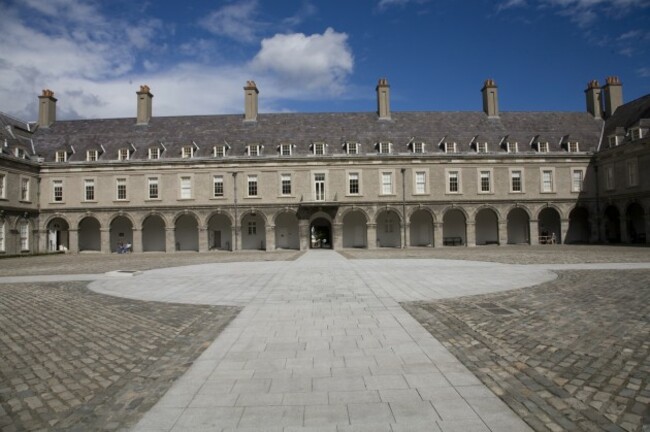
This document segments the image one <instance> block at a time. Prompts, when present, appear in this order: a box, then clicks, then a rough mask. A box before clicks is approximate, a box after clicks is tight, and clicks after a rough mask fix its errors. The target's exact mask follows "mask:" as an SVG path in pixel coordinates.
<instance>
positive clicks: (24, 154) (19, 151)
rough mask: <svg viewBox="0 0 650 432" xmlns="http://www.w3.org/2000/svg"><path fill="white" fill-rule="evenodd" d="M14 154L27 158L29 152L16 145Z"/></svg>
mask: <svg viewBox="0 0 650 432" xmlns="http://www.w3.org/2000/svg"><path fill="white" fill-rule="evenodd" d="M14 156H16V157H17V158H20V159H27V152H26V151H25V149H23V148H21V147H16V148H15V149H14Z"/></svg>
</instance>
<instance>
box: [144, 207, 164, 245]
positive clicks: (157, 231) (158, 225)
mask: <svg viewBox="0 0 650 432" xmlns="http://www.w3.org/2000/svg"><path fill="white" fill-rule="evenodd" d="M140 226H141V227H142V251H143V252H164V251H165V250H166V249H167V220H166V219H165V217H164V216H163V215H162V214H161V213H158V212H151V213H149V214H148V215H147V216H145V217H144V219H142V222H141V224H140Z"/></svg>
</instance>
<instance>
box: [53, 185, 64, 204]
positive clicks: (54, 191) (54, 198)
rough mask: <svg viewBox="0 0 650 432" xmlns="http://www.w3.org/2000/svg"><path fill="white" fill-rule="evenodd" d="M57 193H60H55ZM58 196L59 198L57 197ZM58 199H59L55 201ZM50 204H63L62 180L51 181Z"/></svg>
mask: <svg viewBox="0 0 650 432" xmlns="http://www.w3.org/2000/svg"><path fill="white" fill-rule="evenodd" d="M57 192H60V194H59V193H57ZM59 195H60V197H59ZM57 198H60V199H57ZM52 202H53V203H62V202H64V196H63V180H62V179H53V180H52Z"/></svg>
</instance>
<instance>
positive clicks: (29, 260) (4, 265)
mask: <svg viewBox="0 0 650 432" xmlns="http://www.w3.org/2000/svg"><path fill="white" fill-rule="evenodd" d="M300 255H302V253H301V252H298V251H274V252H264V251H241V252H206V253H196V252H180V253H174V254H165V253H155V252H147V253H133V254H124V255H120V254H101V253H81V254H78V255H70V254H68V255H65V254H55V255H39V256H33V257H30V256H25V257H15V258H5V259H0V276H24V275H52V274H77V273H82V274H86V273H87V274H91V273H106V272H108V271H114V270H129V271H137V270H151V269H156V268H166V267H178V266H184V265H192V264H207V263H213V262H240V261H292V260H295V259H296V258H298V257H299V256H300Z"/></svg>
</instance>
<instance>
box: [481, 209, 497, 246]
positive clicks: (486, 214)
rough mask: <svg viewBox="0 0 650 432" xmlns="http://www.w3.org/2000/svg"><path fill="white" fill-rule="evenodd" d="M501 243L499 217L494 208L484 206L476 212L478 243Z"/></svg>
mask: <svg viewBox="0 0 650 432" xmlns="http://www.w3.org/2000/svg"><path fill="white" fill-rule="evenodd" d="M498 243H499V218H498V217H497V214H496V213H495V212H494V210H492V209H489V208H484V209H481V210H479V212H478V213H476V244H477V245H487V244H498Z"/></svg>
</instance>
